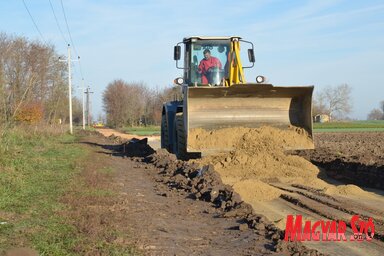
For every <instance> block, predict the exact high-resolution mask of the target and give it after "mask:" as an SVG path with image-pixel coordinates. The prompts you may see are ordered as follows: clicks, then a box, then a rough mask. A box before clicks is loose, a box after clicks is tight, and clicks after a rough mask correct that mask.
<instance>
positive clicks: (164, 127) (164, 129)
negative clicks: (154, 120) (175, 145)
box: [161, 115, 169, 151]
mask: <svg viewBox="0 0 384 256" xmlns="http://www.w3.org/2000/svg"><path fill="white" fill-rule="evenodd" d="M161 148H165V149H167V150H168V151H169V130H168V124H167V119H166V115H162V116H161Z"/></svg>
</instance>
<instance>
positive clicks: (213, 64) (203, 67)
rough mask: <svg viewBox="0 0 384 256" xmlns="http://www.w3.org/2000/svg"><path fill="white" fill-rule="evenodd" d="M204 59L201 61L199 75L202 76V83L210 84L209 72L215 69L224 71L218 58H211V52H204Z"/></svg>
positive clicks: (206, 50)
mask: <svg viewBox="0 0 384 256" xmlns="http://www.w3.org/2000/svg"><path fill="white" fill-rule="evenodd" d="M203 53H204V59H202V60H201V61H200V64H199V73H200V74H201V83H202V84H208V83H209V79H208V78H209V72H210V71H212V69H214V68H218V69H222V65H221V62H220V60H219V59H218V58H216V57H214V56H211V51H210V50H208V49H205V50H204V52H203Z"/></svg>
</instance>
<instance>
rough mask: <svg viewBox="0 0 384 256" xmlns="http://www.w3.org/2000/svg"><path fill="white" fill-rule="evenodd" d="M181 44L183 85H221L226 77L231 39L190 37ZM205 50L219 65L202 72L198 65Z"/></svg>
mask: <svg viewBox="0 0 384 256" xmlns="http://www.w3.org/2000/svg"><path fill="white" fill-rule="evenodd" d="M182 43H183V44H184V67H183V68H182V69H184V72H183V78H184V84H187V85H189V86H196V85H197V86H198V85H204V84H210V85H222V84H223V79H224V78H225V77H227V76H228V69H229V67H228V66H229V65H228V56H229V53H230V50H231V38H222V39H221V38H219V39H216V38H201V37H190V38H185V39H184V40H183V42H182ZM207 50H208V51H209V52H210V55H211V57H212V58H216V62H217V60H218V62H219V63H220V65H219V66H217V67H212V68H209V69H208V70H202V69H201V67H202V65H200V64H201V63H202V61H203V60H204V59H205V57H204V52H207ZM179 51H181V48H179ZM175 52H176V47H175ZM176 57H177V56H176V53H175V60H178V59H177V58H176ZM179 59H180V53H179ZM199 66H200V67H199ZM178 68H180V67H178ZM203 76H205V78H206V79H204V78H203ZM207 82H208V83H207Z"/></svg>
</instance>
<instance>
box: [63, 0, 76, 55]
mask: <svg viewBox="0 0 384 256" xmlns="http://www.w3.org/2000/svg"><path fill="white" fill-rule="evenodd" d="M60 2H61V9H62V10H63V14H64V20H65V24H66V25H67V30H68V34H69V39H70V40H71V44H72V46H73V50H74V51H75V53H76V55H78V54H77V51H76V47H75V44H74V43H73V40H72V35H71V31H70V30H69V26H68V21H67V15H65V10H64V4H63V0H60Z"/></svg>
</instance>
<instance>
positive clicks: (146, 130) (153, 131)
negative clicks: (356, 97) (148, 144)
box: [119, 126, 160, 136]
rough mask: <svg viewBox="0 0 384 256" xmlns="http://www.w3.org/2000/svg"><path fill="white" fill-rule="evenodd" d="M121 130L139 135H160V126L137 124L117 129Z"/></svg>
mask: <svg viewBox="0 0 384 256" xmlns="http://www.w3.org/2000/svg"><path fill="white" fill-rule="evenodd" d="M119 130H120V131H121V132H124V133H128V134H134V135H139V136H151V135H160V126H138V127H123V128H120V129H119Z"/></svg>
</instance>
